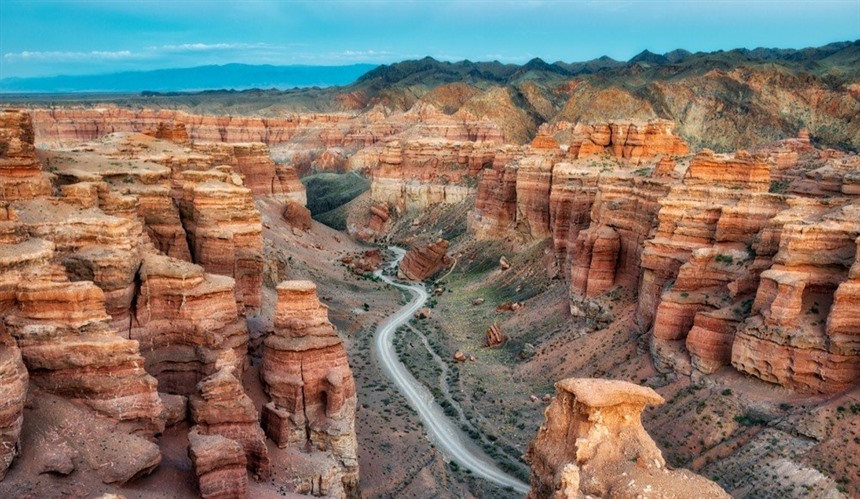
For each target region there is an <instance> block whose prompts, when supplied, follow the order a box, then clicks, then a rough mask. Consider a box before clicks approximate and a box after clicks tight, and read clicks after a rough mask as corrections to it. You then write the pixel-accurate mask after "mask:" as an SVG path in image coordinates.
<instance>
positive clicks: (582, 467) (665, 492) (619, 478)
mask: <svg viewBox="0 0 860 499" xmlns="http://www.w3.org/2000/svg"><path fill="white" fill-rule="evenodd" d="M555 387H556V397H555V399H554V400H553V401H552V403H551V404H550V405H549V407H548V408H547V409H546V423H545V424H544V425H543V426H541V428H540V430H538V435H537V437H536V438H535V439H534V440H533V441H532V443H531V444H530V445H529V450H528V453H527V454H526V459H527V460H528V461H529V463H530V464H531V468H532V478H531V491H530V492H529V494H528V497H529V498H553V499H561V498H570V499H575V498H580V497H618V498H635V497H642V496H643V495H647V496H648V497H660V498H681V497H690V494H691V493H693V494H695V496H696V497H702V498H728V497H729V495H728V494H726V493H725V492H724V491H723V490H722V489H721V488H720V487H719V486H718V485H717V484H716V483H714V482H711V481H710V480H707V479H705V478H703V477H701V476H698V475H696V474H694V473H692V472H690V471H687V470H670V469H668V468H667V467H666V462H665V460H664V459H663V455H662V453H661V452H660V449H658V448H657V445H656V444H655V443H654V441H653V440H651V437H650V436H648V433H647V432H646V431H645V429H644V428H643V427H642V422H641V420H640V419H641V413H642V410H643V409H644V408H645V407H646V406H648V405H655V404H662V403H663V402H664V400H663V397H661V396H660V395H658V394H657V393H656V392H655V391H654V390H652V389H650V388H646V387H641V386H638V385H634V384H632V383H628V382H625V381H612V380H602V379H575V378H569V379H565V380H562V381H559V382H558V383H556V385H555ZM693 491H695V492H693Z"/></svg>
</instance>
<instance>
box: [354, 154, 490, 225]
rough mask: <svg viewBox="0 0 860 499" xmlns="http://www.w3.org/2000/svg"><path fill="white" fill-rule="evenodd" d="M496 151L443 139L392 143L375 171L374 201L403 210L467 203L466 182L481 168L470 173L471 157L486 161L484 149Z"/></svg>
mask: <svg viewBox="0 0 860 499" xmlns="http://www.w3.org/2000/svg"><path fill="white" fill-rule="evenodd" d="M494 148H495V145H494V144H483V143H473V142H461V141H451V140H446V139H440V138H422V139H415V140H408V141H403V140H394V139H392V140H389V141H388V142H386V143H385V144H384V147H383V148H382V150H381V152H380V154H379V163H378V165H376V166H375V167H374V168H372V169H371V187H370V192H371V199H372V200H373V201H374V202H375V203H390V204H392V205H394V206H398V207H401V208H405V207H416V208H425V207H427V206H431V205H433V204H440V203H441V204H453V203H458V202H460V201H463V200H464V199H465V198H466V196H467V195H468V194H469V193H470V192H471V188H470V187H469V186H468V185H467V183H466V180H465V179H466V178H467V177H469V176H472V175H475V174H477V171H478V170H479V169H480V168H474V170H475V172H474V173H470V169H472V167H470V166H469V162H470V159H469V158H470V156H471V155H472V154H477V155H478V156H479V157H481V158H483V156H484V152H483V151H482V150H486V151H487V152H489V151H492V150H493V149H494ZM476 149H477V150H478V151H479V152H477V153H475V152H474V151H475V150H476Z"/></svg>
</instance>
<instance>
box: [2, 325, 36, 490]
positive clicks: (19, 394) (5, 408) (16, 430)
mask: <svg viewBox="0 0 860 499" xmlns="http://www.w3.org/2000/svg"><path fill="white" fill-rule="evenodd" d="M28 381H29V376H28V374H27V368H26V367H24V362H23V361H22V359H21V351H20V350H19V349H18V345H16V344H15V340H13V339H12V338H11V337H10V336H9V334H8V333H7V332H6V331H5V327H4V326H2V325H0V480H3V477H5V476H6V470H7V469H9V465H11V464H12V460H13V459H15V456H16V455H18V453H19V450H20V443H19V441H18V437H19V436H20V435H21V426H22V425H23V423H24V402H25V401H26V399H27V382H28Z"/></svg>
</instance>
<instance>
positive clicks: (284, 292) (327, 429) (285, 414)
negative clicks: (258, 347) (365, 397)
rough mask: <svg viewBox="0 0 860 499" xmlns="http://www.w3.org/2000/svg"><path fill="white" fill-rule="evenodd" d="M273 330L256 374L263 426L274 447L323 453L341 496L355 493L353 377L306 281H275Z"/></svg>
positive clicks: (325, 310)
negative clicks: (263, 399)
mask: <svg viewBox="0 0 860 499" xmlns="http://www.w3.org/2000/svg"><path fill="white" fill-rule="evenodd" d="M277 289H278V304H277V310H276V312H275V325H274V326H275V331H274V333H273V334H271V335H270V336H268V337H267V338H266V340H265V342H264V346H263V365H262V370H261V377H262V379H263V383H264V387H265V390H266V393H268V394H269V397H270V398H271V402H269V403H268V404H266V405H265V406H264V407H263V411H262V425H263V429H264V430H265V432H266V435H268V436H269V438H271V439H272V440H274V441H275V443H276V444H277V445H278V447H281V448H284V447H291V448H297V449H312V450H313V451H314V452H322V453H324V454H325V455H327V458H326V461H327V462H328V463H329V465H328V466H331V465H334V466H335V467H336V468H337V469H338V473H339V475H340V480H339V481H338V482H339V483H340V485H339V487H338V488H340V489H342V490H343V495H346V496H350V497H352V496H355V495H357V493H358V458H357V449H356V446H357V443H356V436H355V423H354V420H355V408H356V399H355V381H354V379H353V377H352V371H351V370H350V368H349V364H348V362H347V358H346V351H345V350H344V347H343V344H342V342H341V340H340V338H338V336H337V333H336V332H335V330H334V326H332V325H331V323H330V322H329V320H328V308H327V307H326V306H325V305H323V304H321V303H320V302H319V298H318V297H317V294H316V285H315V284H313V283H312V282H310V281H285V282H282V283H281V284H280V285H278V288H277Z"/></svg>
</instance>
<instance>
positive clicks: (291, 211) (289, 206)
mask: <svg viewBox="0 0 860 499" xmlns="http://www.w3.org/2000/svg"><path fill="white" fill-rule="evenodd" d="M281 217H282V218H283V219H284V221H285V222H287V225H289V226H290V227H294V228H296V229H299V230H305V231H307V230H311V227H313V219H311V211H310V210H309V209H307V208H305V207H304V206H302V205H300V204H299V203H296V202H295V201H287V202H286V203H285V204H284V211H283V213H282V214H281Z"/></svg>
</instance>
